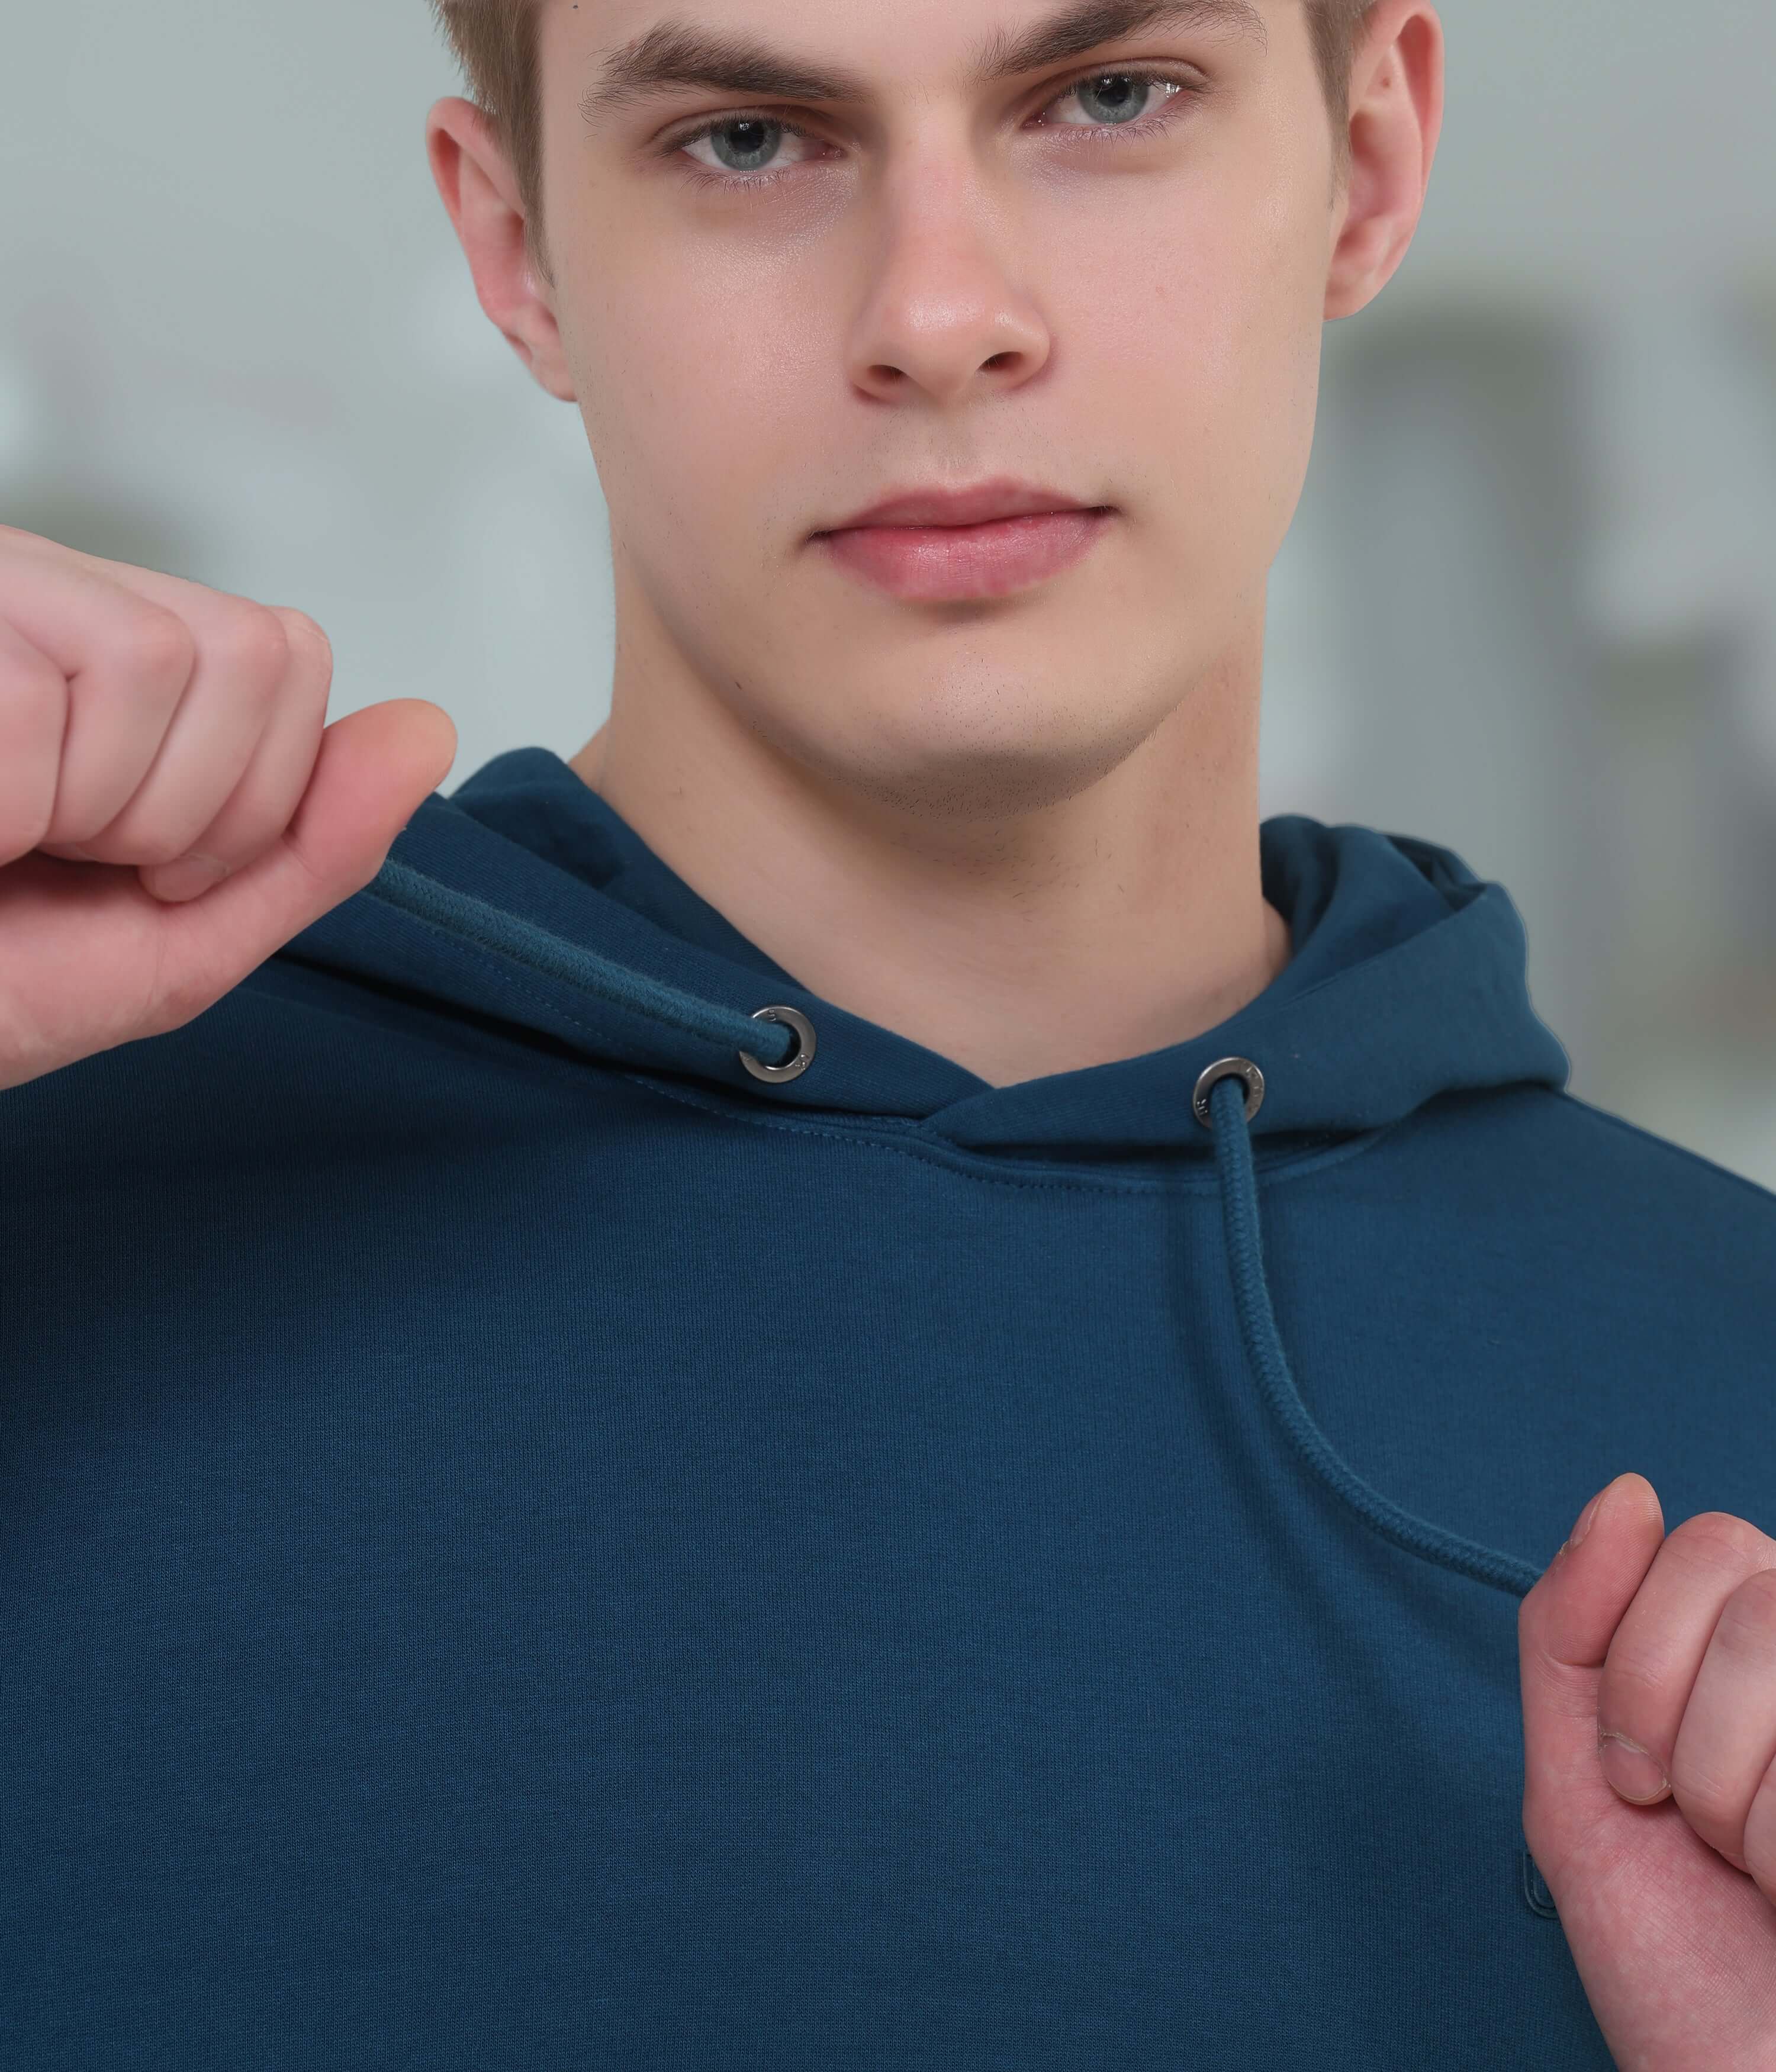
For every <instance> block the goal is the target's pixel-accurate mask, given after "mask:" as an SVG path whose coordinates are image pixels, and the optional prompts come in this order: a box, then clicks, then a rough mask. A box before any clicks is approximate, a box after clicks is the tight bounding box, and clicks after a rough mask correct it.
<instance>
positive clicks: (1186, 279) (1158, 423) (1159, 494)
mask: <svg viewBox="0 0 1776 2072" xmlns="http://www.w3.org/2000/svg"><path fill="white" fill-rule="evenodd" d="M1324 243H1325V236H1324V225H1323V224H1322V223H1320V222H1318V220H1314V219H1313V217H1312V216H1309V215H1308V214H1306V213H1305V212H1303V210H1302V208H1301V203H1300V198H1299V195H1298V193H1295V192H1291V193H1290V194H1289V195H1287V196H1286V197H1279V198H1277V199H1274V200H1272V201H1270V202H1268V203H1255V202H1254V201H1253V199H1252V198H1251V197H1250V196H1249V195H1248V196H1244V197H1235V196H1231V195H1223V196H1219V197H1217V198H1214V199H1210V200H1207V201H1203V200H1202V199H1200V198H1198V199H1196V200H1195V201H1193V203H1192V206H1191V208H1190V211H1189V213H1188V215H1187V216H1185V217H1182V218H1180V219H1178V220H1174V221H1172V222H1170V223H1168V224H1165V225H1163V226H1160V227H1159V234H1156V235H1155V236H1153V237H1152V238H1151V239H1149V240H1146V241H1145V249H1146V250H1147V251H1148V252H1149V253H1151V254H1153V257H1151V258H1149V260H1148V261H1146V262H1145V264H1144V265H1143V266H1142V268H1141V272H1140V273H1139V274H1138V275H1137V276H1136V277H1135V280H1136V287H1135V291H1134V292H1133V293H1131V292H1129V289H1128V273H1127V272H1126V269H1124V271H1123V273H1122V276H1121V277H1122V280H1123V284H1124V285H1123V292H1122V294H1121V296H1120V301H1119V300H1116V299H1115V298H1112V297H1110V296H1109V295H1108V294H1100V295H1098V296H1096V298H1094V304H1095V306H1096V310H1098V311H1099V313H1100V314H1099V315H1097V316H1096V318H1095V319H1092V325H1093V339H1092V343H1091V347H1090V352H1091V358H1092V359H1093V360H1094V362H1095V363H1096V370H1097V372H1096V381H1097V384H1098V385H1099V388H1100V395H1101V397H1102V410H1103V411H1105V412H1108V413H1110V414H1109V415H1108V416H1107V417H1106V416H1103V415H1101V414H1100V417H1099V421H1100V422H1103V423H1104V424H1105V425H1106V426H1107V429H1108V434H1109V436H1110V437H1111V438H1113V440H1114V441H1115V442H1116V451H1117V453H1118V454H1119V455H1120V457H1121V458H1122V460H1123V462H1124V464H1125V465H1126V467H1128V469H1129V470H1130V471H1132V472H1131V475H1130V479H1131V480H1132V481H1133V483H1137V485H1138V486H1139V487H1141V489H1143V490H1144V491H1145V495H1146V497H1147V501H1148V511H1147V513H1146V515H1147V516H1148V517H1149V518H1150V519H1151V520H1153V522H1154V523H1155V524H1156V525H1157V528H1158V529H1159V530H1160V532H1161V534H1162V535H1163V536H1164V539H1165V542H1166V545H1167V547H1168V549H1170V548H1172V547H1175V546H1178V545H1182V544H1183V543H1184V542H1188V545H1189V565H1191V566H1194V567H1197V568H1202V567H1205V566H1211V567H1216V568H1230V567H1231V566H1232V565H1234V564H1235V563H1236V562H1237V563H1244V562H1247V561H1250V560H1251V559H1252V557H1253V555H1254V553H1259V552H1260V551H1261V550H1262V549H1264V548H1265V547H1267V546H1268V547H1269V548H1270V549H1272V551H1273V550H1274V549H1275V548H1276V546H1277V545H1281V539H1282V536H1283V534H1284V533H1285V532H1286V531H1287V529H1288V525H1289V519H1290V518H1291V517H1292V516H1293V511H1294V508H1295V504H1296V502H1297V500H1298V498H1299V495H1300V492H1301V483H1302V481H1303V480H1304V479H1305V473H1306V467H1307V460H1308V454H1309V449H1310V447H1311V445H1312V442H1313V421H1314V414H1315V410H1316V408H1317V403H1318V386H1319V372H1320V347H1321V339H1322V317H1321V313H1322V308H1323V305H1324V297H1325V292H1326V269H1325V254H1324ZM1094 414H1099V413H1094Z"/></svg>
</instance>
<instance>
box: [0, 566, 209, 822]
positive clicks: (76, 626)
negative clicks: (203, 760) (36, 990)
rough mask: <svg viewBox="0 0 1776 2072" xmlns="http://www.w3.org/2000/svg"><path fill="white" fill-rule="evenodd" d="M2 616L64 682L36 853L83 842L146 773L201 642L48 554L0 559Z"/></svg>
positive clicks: (152, 608)
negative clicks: (53, 787) (63, 707)
mask: <svg viewBox="0 0 1776 2072" xmlns="http://www.w3.org/2000/svg"><path fill="white" fill-rule="evenodd" d="M0 619H4V620H6V622H7V623H9V624H10V626H11V627H13V629H14V631H16V632H17V633H19V634H20V635H23V638H24V639H26V640H27V641H28V642H29V643H31V646H32V647H34V648H36V649H37V650H38V651H39V652H40V653H42V654H43V655H46V656H47V657H48V658H49V660H51V662H52V663H53V664H55V666H56V668H58V669H59V670H60V672H61V673H62V676H63V678H64V680H65V682H66V684H67V685H68V708H67V714H66V722H65V726H64V734H63V738H62V739H61V741H60V744H59V750H58V754H59V777H58V789H57V791H56V800H55V804H54V807H53V808H52V811H51V817H50V821H49V824H48V826H47V828H46V829H45V831H44V833H43V839H42V841H40V842H39V843H38V844H37V845H36V846H38V847H39V848H44V847H47V846H48V845H50V844H51V843H54V844H56V845H64V846H65V845H73V844H80V843H84V841H86V839H87V837H89V836H92V835H96V834H97V833H99V831H100V830H101V828H104V827H105V826H106V825H107V824H109V822H110V821H111V820H113V819H114V818H115V817H116V816H117V814H118V813H120V812H121V811H122V810H123V808H124V807H125V805H127V804H128V803H129V798H130V796H131V794H132V793H133V792H134V791H135V788H136V787H137V786H138V784H139V783H141V782H142V779H143V778H144V777H145V776H146V775H147V774H148V771H149V769H150V767H151V765H152V764H153V763H154V757H155V755H156V754H158V751H159V748H160V744H161V741H162V737H163V736H164V734H165V733H166V723H167V722H168V720H169V719H170V718H171V716H172V714H173V713H174V711H175V709H176V708H177V706H178V705H179V700H180V698H181V697H183V694H184V689H185V686H186V684H187V682H188V681H189V680H190V677H191V669H192V667H193V664H194V663H195V659H196V652H197V651H196V643H195V639H194V637H193V635H192V633H191V628H190V627H188V626H187V624H186V623H185V621H184V620H183V619H182V618H180V617H179V615H177V614H176V613H175V612H173V611H169V610H168V609H166V606H163V605H162V604H159V603H158V602H154V601H153V600H152V599H149V598H145V597H143V596H142V595H141V594H139V593H138V594H135V595H131V594H129V591H128V590H126V589H125V588H122V587H120V586H118V585H117V584H115V583H113V582H107V581H105V580H104V579H103V578H101V577H99V576H98V575H97V574H93V573H92V572H91V571H90V570H88V569H86V568H84V567H82V566H80V565H78V563H77V562H72V561H68V560H65V559H59V558H52V557H47V556H45V555H43V554H35V555H27V556H21V555H19V554H17V553H8V554H6V555H5V556H0Z"/></svg>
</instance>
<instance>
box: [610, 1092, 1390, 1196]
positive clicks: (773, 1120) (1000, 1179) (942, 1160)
mask: <svg viewBox="0 0 1776 2072" xmlns="http://www.w3.org/2000/svg"><path fill="white" fill-rule="evenodd" d="M604 1069H605V1070H606V1071H609V1072H611V1074H612V1075H613V1076H615V1077H616V1078H619V1079H627V1080H628V1081H629V1083H631V1085H632V1086H637V1087H640V1088H641V1089H642V1091H643V1092H644V1093H651V1094H657V1095H658V1096H660V1099H661V1100H668V1101H672V1102H674V1103H676V1104H677V1105H678V1106H679V1107H680V1108H693V1109H695V1110H696V1111H697V1112H698V1113H700V1114H703V1115H713V1116H715V1117H717V1120H721V1121H724V1122H732V1123H734V1124H737V1125H738V1126H739V1127H741V1128H748V1127H750V1128H759V1129H775V1130H779V1131H782V1132H783V1133H786V1134H787V1135H790V1136H795V1137H817V1138H820V1140H822V1141H824V1142H827V1143H829V1144H847V1145H853V1146H854V1147H855V1148H856V1149H859V1150H862V1151H881V1152H886V1153H890V1155H896V1156H898V1157H903V1158H912V1159H915V1160H916V1161H918V1162H919V1164H920V1165H935V1166H937V1167H938V1168H939V1170H942V1171H943V1172H947V1173H955V1174H959V1175H960V1177H961V1178H964V1179H970V1180H979V1181H981V1182H984V1183H985V1185H987V1186H994V1187H1017V1188H1022V1189H1024V1190H1034V1191H1035V1192H1038V1193H1054V1194H1180V1193H1184V1194H1203V1195H1212V1194H1215V1192H1216V1190H1217V1189H1218V1187H1219V1181H1218V1180H1217V1178H1216V1177H1215V1172H1214V1170H1213V1169H1212V1167H1211V1170H1210V1171H1209V1172H1207V1174H1204V1175H1203V1177H1202V1179H1201V1180H1195V1179H1187V1178H1179V1179H1177V1180H1173V1179H1170V1178H1165V1179H1160V1178H1128V1179H1121V1180H1117V1179H1108V1178H1107V1179H1103V1180H1096V1179H1087V1178H1084V1177H1083V1175H1080V1174H1071V1175H1069V1176H1068V1177H1067V1178H1065V1179H1059V1178H1057V1179H1052V1180H1045V1179H1041V1178H1038V1177H1037V1176H1036V1175H1035V1174H1022V1173H996V1172H992V1171H983V1170H980V1168H979V1167H978V1166H976V1165H974V1164H972V1162H969V1161H971V1159H972V1157H978V1156H979V1154H978V1153H972V1154H971V1153H968V1152H967V1151H965V1150H964V1149H961V1148H960V1146H958V1147H956V1149H953V1150H946V1149H945V1148H944V1147H943V1145H936V1144H931V1143H918V1142H913V1141H907V1142H897V1141H895V1140H894V1139H893V1138H890V1137H870V1136H865V1135H864V1134H862V1133H859V1132H853V1131H850V1130H844V1129H828V1128H823V1127H822V1126H821V1125H820V1124H819V1123H810V1122H798V1121H796V1120H793V1119H792V1118H791V1117H790V1116H785V1115H782V1114H779V1115H759V1116H751V1115H733V1114H730V1112H728V1110H726V1108H719V1107H717V1105H716V1104H714V1103H713V1102H712V1101H705V1100H698V1099H697V1096H695V1095H694V1094H689V1093H685V1092H683V1091H680V1089H679V1088H677V1087H664V1086H661V1085H660V1084H659V1083H657V1082H656V1081H655V1080H652V1079H645V1078H643V1076H642V1075H640V1074H639V1073H637V1072H631V1071H624V1070H623V1069H622V1068H621V1067H616V1066H606V1067H604ZM1398 1126H1399V1125H1398V1124H1395V1123H1389V1124H1387V1125H1386V1126H1385V1127H1383V1128H1380V1129H1376V1130H1372V1131H1369V1132H1367V1133H1365V1134H1364V1136H1363V1137H1359V1138H1358V1139H1356V1140H1355V1141H1353V1142H1351V1143H1350V1144H1342V1145H1337V1146H1335V1147H1334V1148H1333V1149H1330V1150H1329V1151H1323V1152H1305V1153H1302V1155H1301V1157H1300V1158H1299V1159H1296V1160H1291V1161H1289V1163H1288V1164H1286V1165H1273V1166H1268V1167H1267V1168H1266V1169H1265V1170H1264V1173H1263V1174H1261V1175H1260V1184H1261V1185H1268V1183H1269V1182H1271V1181H1272V1180H1273V1179H1293V1178H1297V1176H1298V1175H1300V1174H1305V1173H1309V1172H1318V1170H1320V1169H1321V1168H1322V1167H1323V1166H1326V1165H1334V1164H1342V1162H1343V1161H1345V1160H1346V1159H1349V1158H1355V1157H1359V1156H1360V1155H1361V1154H1362V1153H1363V1152H1365V1151H1367V1150H1368V1149H1371V1146H1372V1145H1375V1144H1377V1143H1379V1141H1380V1140H1381V1139H1382V1138H1383V1137H1387V1136H1388V1135H1390V1134H1391V1133H1392V1131H1393V1130H1394V1129H1396V1128H1397V1127H1398Z"/></svg>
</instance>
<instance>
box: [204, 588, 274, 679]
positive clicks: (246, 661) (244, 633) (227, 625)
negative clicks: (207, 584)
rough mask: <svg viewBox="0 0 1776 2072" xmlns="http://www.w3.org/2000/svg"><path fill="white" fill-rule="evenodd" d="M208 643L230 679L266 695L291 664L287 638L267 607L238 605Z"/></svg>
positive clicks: (272, 612)
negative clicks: (261, 690)
mask: <svg viewBox="0 0 1776 2072" xmlns="http://www.w3.org/2000/svg"><path fill="white" fill-rule="evenodd" d="M209 644H210V650H211V653H212V656H213V657H214V659H215V660H216V661H217V662H218V663H220V664H221V666H222V668H224V669H225V670H226V671H227V672H228V675H229V676H232V677H234V678H236V679H237V680H239V681H240V682H242V683H245V684H249V685H253V686H255V687H256V688H258V689H264V690H266V691H268V692H269V691H270V690H273V689H276V687H277V682H278V680H279V679H280V678H281V677H282V675H283V673H284V671H285V670H286V668H288V667H289V665H290V635H289V633H288V632H287V631H286V630H285V627H284V623H283V621H282V619H280V618H279V617H278V615H277V613H276V612H275V611H273V610H272V609H271V608H270V606H268V605H263V604H243V605H240V606H237V607H236V609H235V610H234V611H231V612H230V613H229V614H228V616H227V618H226V619H224V620H223V621H222V622H221V623H220V625H219V626H218V627H217V628H216V632H215V634H214V635H213V636H212V639H211V642H210V643H209Z"/></svg>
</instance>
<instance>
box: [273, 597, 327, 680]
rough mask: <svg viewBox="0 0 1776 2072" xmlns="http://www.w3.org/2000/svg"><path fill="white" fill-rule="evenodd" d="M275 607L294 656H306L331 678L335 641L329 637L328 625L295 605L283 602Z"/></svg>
mask: <svg viewBox="0 0 1776 2072" xmlns="http://www.w3.org/2000/svg"><path fill="white" fill-rule="evenodd" d="M274 608H275V610H276V611H277V616H278V618H279V619H281V620H282V623H283V627H284V631H285V633H286V635H287V636H288V638H289V640H290V652H291V654H292V656H302V657H304V658H305V659H306V660H309V661H310V662H311V663H312V664H314V666H315V668H317V669H319V670H320V671H322V672H324V673H325V675H326V676H328V677H329V678H331V676H332V674H333V643H332V641H331V639H329V638H328V637H327V629H326V627H323V626H322V625H320V624H319V623H318V622H317V621H316V620H315V619H310V617H309V615H308V614H307V613H306V611H298V610H297V609H296V607H295V606H294V605H288V604H283V605H278V606H276V607H274Z"/></svg>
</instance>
